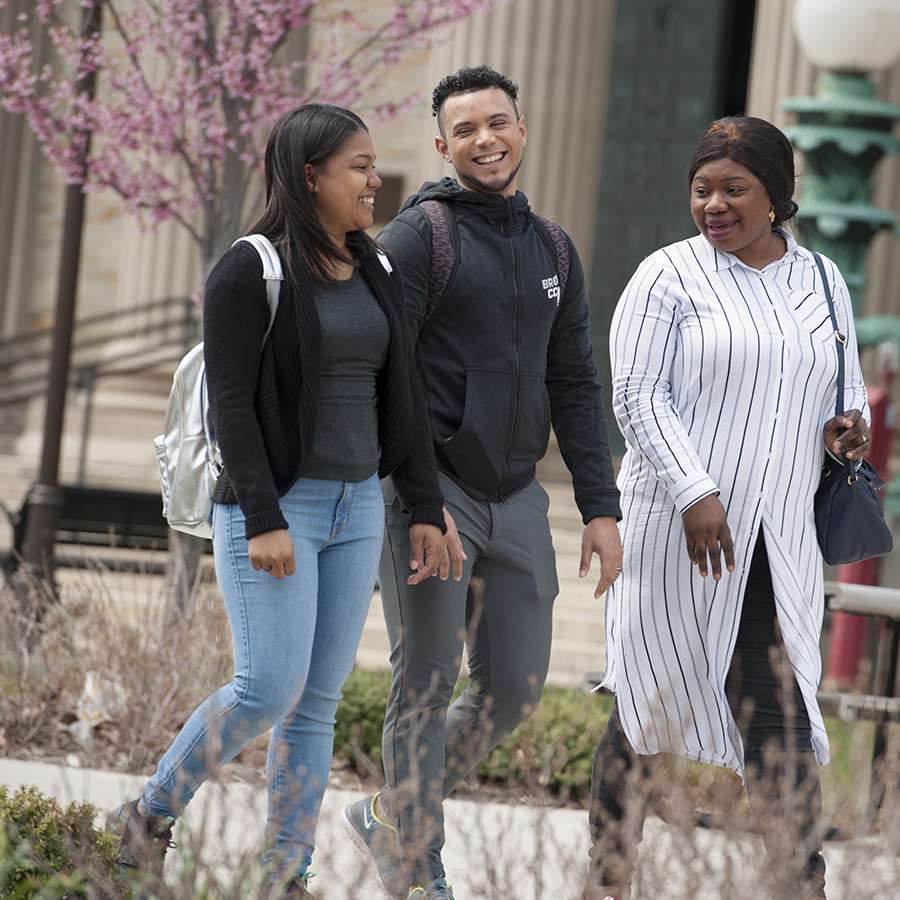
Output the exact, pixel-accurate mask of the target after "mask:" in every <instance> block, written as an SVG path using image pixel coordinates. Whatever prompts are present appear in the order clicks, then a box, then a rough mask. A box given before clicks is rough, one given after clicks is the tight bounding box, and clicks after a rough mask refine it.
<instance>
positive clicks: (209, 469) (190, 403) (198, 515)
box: [153, 234, 284, 538]
mask: <svg viewBox="0 0 900 900" xmlns="http://www.w3.org/2000/svg"><path fill="white" fill-rule="evenodd" d="M240 241H246V242H247V243H248V244H250V245H251V246H252V247H253V248H254V249H255V250H256V252H257V253H258V254H259V258H260V259H261V260H262V265H263V278H264V279H265V281H266V296H267V298H268V301H269V311H270V315H269V327H268V328H267V329H266V333H265V336H264V337H263V345H265V342H266V339H267V338H268V337H269V333H270V332H271V330H272V325H273V324H274V322H275V313H276V312H277V311H278V297H279V294H280V292H281V282H282V280H283V278H284V276H283V275H282V271H281V260H280V259H279V258H278V253H277V251H276V250H275V247H274V246H272V242H271V241H270V240H269V239H268V238H266V237H263V235H261V234H250V235H247V237H242V238H239V239H238V240H237V241H235V244H237V243H239V242H240ZM232 246H234V245H232ZM153 444H154V446H155V448H156V463H157V465H158V466H159V480H160V484H161V486H162V502H163V516H165V518H166V520H167V521H168V523H169V525H170V527H172V528H174V529H175V530H176V531H183V532H185V533H186V534H193V535H195V536H196V537H201V538H211V537H212V530H211V528H210V523H209V515H210V509H211V508H212V493H213V488H214V487H215V485H216V481H217V480H218V478H219V476H220V475H221V474H222V457H221V455H220V454H219V448H218V446H217V445H216V441H215V437H214V436H213V433H212V425H211V423H210V421H209V399H208V397H207V391H206V365H205V364H204V361H203V344H202V343H199V344H197V346H196V347H194V348H193V349H192V350H190V351H188V353H187V354H185V356H184V358H183V359H182V360H181V362H180V363H179V364H178V368H176V369H175V374H174V376H173V377H172V390H171V392H170V393H169V402H168V405H167V406H166V430H165V433H164V434H160V435H157V436H156V437H155V438H154V439H153Z"/></svg>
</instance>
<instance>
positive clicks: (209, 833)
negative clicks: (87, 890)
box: [0, 759, 900, 900]
mask: <svg viewBox="0 0 900 900" xmlns="http://www.w3.org/2000/svg"><path fill="white" fill-rule="evenodd" d="M141 783H142V779H141V778H138V777H135V776H131V775H121V774H117V773H113V772H98V771H92V770H88V769H77V768H66V767H60V766H53V765H46V764H41V763H32V762H22V761H18V760H8V759H0V784H4V785H7V786H9V787H13V788H15V787H18V786H19V785H23V784H34V785H36V786H37V787H39V788H41V789H42V790H43V791H46V792H47V793H50V794H52V795H53V796H55V797H57V798H59V799H60V800H63V801H71V800H89V801H90V802H92V803H94V804H95V805H96V806H98V807H99V808H100V809H101V810H104V811H105V810H109V809H112V808H113V807H114V806H116V805H118V804H119V803H121V802H122V801H124V800H126V799H131V798H133V797H134V796H135V795H136V794H137V792H138V790H139V788H140V785H141ZM359 796H360V795H359V794H357V793H353V792H348V791H342V790H337V789H330V790H329V791H328V792H327V793H326V795H325V802H324V805H323V809H322V816H321V820H320V825H319V830H318V836H317V842H318V849H317V851H316V860H315V865H314V868H315V870H316V872H317V873H318V874H317V878H316V880H315V882H314V887H315V889H316V892H317V896H318V897H320V898H322V900H351V898H352V900H358V898H359V900H362V898H365V900H370V898H371V900H382V897H383V895H382V893H381V891H380V889H379V887H378V885H377V882H376V881H375V879H374V878H373V877H372V874H371V872H370V870H369V869H368V867H367V865H366V863H365V861H364V860H363V859H362V857H360V856H358V855H357V854H356V851H355V850H354V848H353V847H352V845H351V844H350V842H349V840H348V839H347V838H346V837H345V835H344V833H343V831H342V828H341V825H340V821H339V819H340V811H341V809H342V807H343V806H344V804H346V803H348V802H350V801H352V800H356V799H357V798H358V797H359ZM446 816H447V846H446V849H445V863H446V865H447V871H448V875H449V877H450V879H451V881H452V883H453V885H454V888H455V892H456V895H457V898H458V900H506V898H510V900H513V898H514V900H574V898H575V897H577V895H578V887H579V879H580V878H581V877H582V874H583V870H584V863H585V861H586V859H587V856H586V853H587V834H586V816H585V814H584V813H583V812H580V811H577V810H561V809H542V808H535V807H532V806H528V805H526V804H522V805H502V804H497V803H474V802H471V801H464V800H451V801H448V803H447V804H446ZM264 821H265V795H264V792H263V791H260V790H259V789H258V788H255V787H252V786H250V785H246V784H240V783H232V784H207V785H205V786H204V787H203V788H201V790H200V792H199V793H198V794H197V797H196V798H195V800H194V802H193V803H192V804H191V806H190V807H189V809H188V811H187V813H186V815H185V817H184V820H183V822H181V823H180V824H179V826H178V828H177V829H176V833H175V837H176V840H177V841H178V843H179V846H180V848H182V850H185V849H188V850H190V849H194V850H196V851H197V852H198V853H199V855H200V857H201V858H202V859H203V860H204V862H205V863H206V864H208V865H209V866H210V867H212V869H213V871H214V872H215V874H216V876H217V877H218V878H220V879H221V881H222V882H223V883H228V884H231V885H233V886H236V885H238V884H240V885H244V884H246V885H247V890H246V891H241V890H237V889H236V888H235V890H234V892H233V893H232V892H231V891H229V892H228V896H229V897H238V896H247V897H250V896H251V895H252V890H251V887H250V881H249V879H248V878H245V876H244V875H243V874H242V871H241V867H242V865H246V866H247V867H248V868H251V867H252V863H253V860H254V859H255V854H256V853H257V851H258V845H259V841H260V838H261V835H262V831H263V824H264ZM826 857H827V859H828V865H829V894H828V896H829V900H900V862H898V859H897V857H896V856H894V855H890V854H888V853H887V852H886V851H885V848H884V847H883V846H882V845H880V844H879V843H877V842H874V841H873V842H858V843H854V844H845V845H837V844H835V845H829V846H828V847H827V849H826ZM177 869H178V861H177V858H176V860H175V862H174V864H173V869H172V870H171V872H170V874H172V875H173V877H177ZM764 869H765V858H764V854H763V852H762V846H761V844H760V842H759V841H758V840H756V839H754V838H749V837H735V836H726V835H723V834H722V833H718V832H709V831H704V830H694V831H692V832H691V833H690V834H685V833H683V832H680V831H678V830H676V829H672V828H669V827H667V826H665V825H663V824H662V823H661V822H659V821H658V820H651V821H650V822H649V823H648V826H647V830H646V833H645V837H644V842H643V845H642V848H641V873H640V877H641V885H640V890H639V891H637V892H636V898H635V900H651V898H653V900H656V898H665V900H679V898H685V900H688V898H690V900H742V898H747V900H750V898H754V900H755V898H764V897H766V896H767V894H766V893H765V891H764V889H763V888H762V887H761V885H762V884H763V881H762V879H763V877H764ZM185 900H188V898H187V897H185ZM798 900H800V898H798Z"/></svg>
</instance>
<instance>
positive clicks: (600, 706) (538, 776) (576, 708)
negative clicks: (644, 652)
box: [334, 669, 610, 800]
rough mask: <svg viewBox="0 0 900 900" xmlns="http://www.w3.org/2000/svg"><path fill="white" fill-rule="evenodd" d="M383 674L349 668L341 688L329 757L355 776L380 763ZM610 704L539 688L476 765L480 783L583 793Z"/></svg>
mask: <svg viewBox="0 0 900 900" xmlns="http://www.w3.org/2000/svg"><path fill="white" fill-rule="evenodd" d="M390 683H391V679H390V674H389V673H387V672H364V671H362V670H360V669H356V670H354V672H353V673H352V674H351V676H350V678H349V679H348V680H347V683H346V685H345V686H344V699H343V701H342V703H341V705H340V707H339V708H338V713H337V725H336V726H335V735H334V749H335V756H336V757H337V758H338V759H341V760H343V761H344V762H345V764H347V765H348V766H349V767H350V768H352V769H355V770H356V771H357V772H359V773H360V774H361V775H364V776H371V775H372V774H373V772H372V768H373V765H372V764H373V763H374V764H375V766H376V767H378V766H380V763H381V730H382V727H383V725H384V708H385V702H386V701H387V695H388V689H389V687H390ZM609 710H610V702H609V699H608V698H606V697H599V696H595V695H588V694H583V693H581V692H580V691H574V690H567V689H565V688H552V687H548V688H545V690H544V695H543V699H542V700H541V705H540V706H539V707H538V709H537V712H535V714H534V715H533V716H532V717H531V718H530V719H528V720H527V721H526V722H524V723H523V724H522V725H520V726H519V727H518V728H517V729H516V730H515V731H514V732H513V733H512V734H511V735H510V736H509V737H507V738H506V740H505V741H503V743H501V744H500V745H499V746H497V747H495V748H494V750H493V751H492V752H491V753H490V754H489V755H488V756H487V757H486V758H485V760H484V761H483V762H482V764H481V766H480V767H479V769H478V772H477V777H478V779H479V780H480V781H482V782H489V783H493V784H502V785H505V786H507V787H513V788H522V789H525V790H529V791H534V789H535V788H543V789H545V790H547V791H548V792H550V793H551V794H553V795H554V796H560V797H563V798H564V799H570V800H581V799H584V798H585V797H587V795H588V792H589V790H590V782H591V765H592V763H593V759H594V750H595V749H596V747H597V741H598V739H599V737H600V733H601V732H602V730H603V728H604V726H605V725H606V719H607V716H608V715H609Z"/></svg>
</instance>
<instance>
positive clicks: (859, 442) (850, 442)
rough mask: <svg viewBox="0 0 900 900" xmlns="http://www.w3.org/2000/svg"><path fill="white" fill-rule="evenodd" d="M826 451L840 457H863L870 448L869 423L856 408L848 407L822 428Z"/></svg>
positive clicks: (851, 458)
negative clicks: (845, 455) (842, 413)
mask: <svg viewBox="0 0 900 900" xmlns="http://www.w3.org/2000/svg"><path fill="white" fill-rule="evenodd" d="M823 433H824V437H825V446H826V447H827V448H828V451H829V452H830V453H832V454H833V455H834V456H836V457H837V458H838V459H842V458H843V455H844V453H846V454H847V459H849V460H854V459H864V458H865V457H866V455H867V454H868V452H869V450H871V449H872V441H871V435H870V434H869V425H868V423H867V422H866V420H865V419H864V418H863V417H862V413H861V412H860V411H859V410H858V409H848V410H847V411H846V412H845V413H844V415H842V416H834V417H833V418H831V419H829V420H828V421H827V422H826V423H825V428H824V429H823Z"/></svg>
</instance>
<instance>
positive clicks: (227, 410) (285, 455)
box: [112, 104, 448, 897]
mask: <svg viewBox="0 0 900 900" xmlns="http://www.w3.org/2000/svg"><path fill="white" fill-rule="evenodd" d="M374 164H375V152H374V149H373V146H372V140H371V137H370V136H369V133H368V131H367V130H366V127H365V125H364V123H363V122H362V120H361V119H360V118H359V117H358V116H356V115H355V114H354V113H352V112H349V111H348V110H345V109H341V108H339V107H335V106H329V105H324V104H309V105H306V106H303V107H300V108H298V109H295V110H293V111H292V112H290V113H288V114H286V115H285V116H284V117H283V118H282V119H281V120H280V121H279V122H278V123H277V124H276V126H275V128H274V129H273V131H272V133H271V135H270V137H269V140H268V145H267V147H266V159H265V169H266V188H267V191H266V193H267V205H266V210H265V212H264V214H263V216H262V218H261V219H260V220H259V222H258V223H257V224H256V226H255V227H254V228H253V229H252V231H253V232H255V233H259V234H262V235H265V236H266V237H267V238H269V240H270V241H271V242H272V243H273V244H274V246H275V247H276V248H277V250H278V253H279V256H280V258H281V261H282V266H283V270H284V273H285V278H284V281H283V284H282V288H281V294H280V302H279V305H278V307H277V313H276V315H275V318H274V322H273V326H272V329H271V332H270V333H269V336H268V338H265V335H266V331H267V328H268V326H269V319H270V311H269V306H268V303H267V300H266V290H265V282H264V281H263V268H262V263H261V261H260V258H259V256H258V255H257V252H256V251H255V250H254V249H253V247H252V246H250V245H249V244H247V243H245V242H240V243H237V244H235V245H234V246H233V247H232V248H231V249H230V250H229V251H228V252H227V253H225V254H224V256H223V257H222V258H221V260H219V262H218V263H217V265H216V266H215V268H214V269H213V271H212V273H211V274H210V276H209V280H208V282H207V285H206V294H205V300H204V329H205V351H204V353H205V359H206V371H207V378H208V388H209V398H210V406H211V410H212V417H213V424H214V428H215V434H216V438H217V441H218V443H219V447H220V450H221V454H222V459H223V462H224V472H223V474H222V476H221V478H220V479H219V481H218V483H217V485H216V488H215V492H214V495H213V500H214V505H213V515H212V525H213V545H214V552H215V565H216V575H217V578H218V582H219V586H220V588H221V591H222V595H223V597H224V601H225V607H226V609H227V612H228V619H229V624H230V626H231V634H232V639H233V642H234V659H235V673H234V677H233V679H232V681H231V682H229V683H228V684H226V685H225V686H224V687H222V688H220V689H219V690H218V691H216V692H215V693H214V694H212V695H211V696H210V697H209V698H208V699H207V700H206V701H204V703H203V704H201V705H200V707H198V709H197V710H196V711H195V712H194V713H193V715H192V716H191V717H190V718H189V719H188V721H187V723H186V724H185V726H184V728H183V729H182V730H181V732H180V734H179V735H178V736H177V737H176V738H175V740H174V742H173V743H172V745H171V746H170V747H169V749H168V750H167V751H166V753H165V754H164V755H163V757H162V759H161V760H160V762H159V764H158V766H157V769H156V772H155V774H154V775H153V776H152V778H151V779H150V780H149V781H148V783H147V785H146V786H145V788H144V790H143V792H142V793H141V796H140V797H139V798H138V799H137V800H135V801H133V802H131V803H128V804H125V805H124V806H122V807H120V808H119V809H118V810H116V812H115V813H114V814H113V817H112V827H113V828H114V830H116V831H118V832H119V833H120V834H121V835H122V838H123V842H122V851H121V860H120V861H121V863H122V865H124V866H133V867H139V866H143V865H145V864H146V865H151V866H155V867H156V868H158V869H161V865H162V861H163V857H164V855H165V850H166V847H167V846H168V844H169V840H170V837H171V828H172V824H173V822H174V820H175V818H176V817H177V816H178V815H180V813H181V812H182V811H183V809H184V808H185V806H186V805H187V803H188V802H189V801H190V799H191V797H192V796H193V795H194V792H195V791H196V790H197V788H198V787H199V786H200V785H201V784H202V783H203V781H205V780H206V779H207V778H208V777H209V776H210V774H212V772H214V771H215V770H216V769H217V768H218V767H219V766H221V765H222V764H223V763H225V762H227V761H229V760H230V759H232V758H233V757H234V756H235V755H236V754H237V753H238V752H239V751H240V750H241V748H243V747H244V746H246V745H247V744H248V743H249V742H250V741H251V740H253V739H254V738H255V737H256V736H257V735H259V734H261V733H262V732H264V731H266V730H267V729H270V728H271V729H273V730H272V735H271V741H270V745H269V758H268V790H269V817H268V825H267V832H266V852H265V863H266V869H267V879H268V883H269V886H270V888H269V896H270V897H304V896H312V895H311V894H310V893H309V891H308V889H307V880H308V872H309V865H310V861H311V858H312V851H313V844H314V840H313V837H314V832H315V824H316V819H317V816H318V812H319V807H320V804H321V800H322V795H323V793H324V790H325V784H326V779H327V775H328V770H329V766H330V761H331V754H332V743H333V731H334V728H333V726H334V720H335V711H336V709H337V705H338V702H339V700H340V696H341V687H342V685H343V683H344V680H345V679H346V677H347V675H348V674H349V672H350V669H351V667H352V666H353V662H354V659H355V657H356V651H357V646H358V644H359V640H360V637H361V635H362V630H363V625H364V622H365V619H366V614H367V610H368V608H369V603H370V600H371V597H372V590H373V586H374V583H375V577H376V571H377V566H378V559H379V555H380V552H381V545H382V537H383V531H384V501H383V497H382V493H381V489H380V485H379V475H380V476H386V475H388V474H393V476H394V481H395V483H396V485H397V487H398V490H399V492H400V494H401V497H402V499H403V503H404V507H405V508H406V509H407V510H408V513H409V524H410V535H411V538H412V548H413V552H412V558H411V560H410V566H411V570H412V571H411V572H410V576H409V577H410V582H411V583H419V582H420V581H423V580H424V579H426V578H429V577H431V576H432V575H440V577H442V578H446V577H447V575H448V561H447V555H446V551H445V546H444V538H443V531H444V528H445V526H444V517H443V511H442V506H443V500H442V497H441V492H440V488H439V486H438V481H437V474H436V467H435V461H434V455H433V449H432V447H431V441H430V439H429V436H428V430H427V423H426V422H425V420H424V419H423V416H424V409H423V408H420V406H419V404H418V396H417V390H416V386H415V382H414V378H413V364H412V355H411V350H410V345H409V341H408V335H407V325H406V321H405V313H404V305H403V300H402V292H401V288H400V284H399V281H398V278H397V276H396V274H395V273H393V271H391V269H392V267H391V265H390V263H389V261H388V260H387V257H385V256H384V255H383V254H381V252H380V250H379V248H378V247H377V245H376V244H375V242H374V241H373V240H372V239H371V238H370V237H369V236H368V235H367V234H366V232H365V229H366V228H369V227H370V226H371V225H372V223H373V209H374V200H375V193H376V191H377V190H378V188H379V187H380V185H381V179H380V178H379V176H378V174H377V173H376V172H375V165H374ZM260 348H262V351H260Z"/></svg>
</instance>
